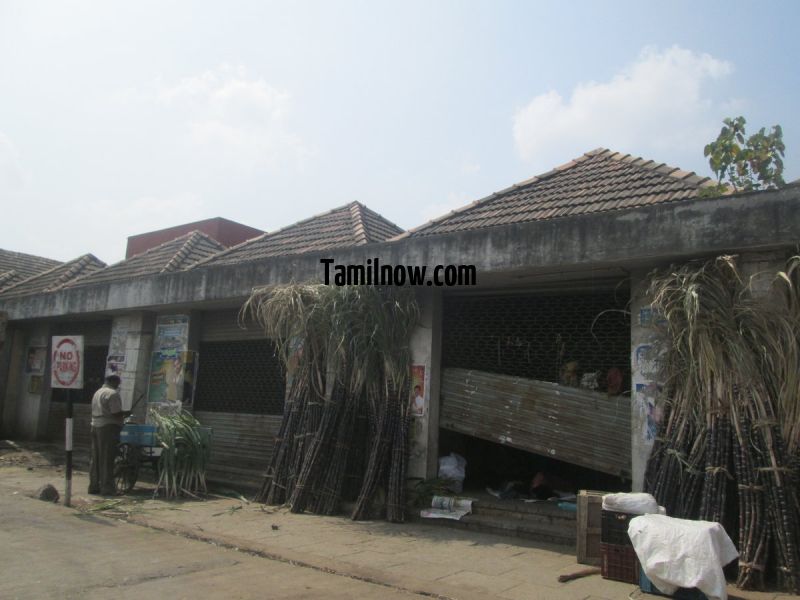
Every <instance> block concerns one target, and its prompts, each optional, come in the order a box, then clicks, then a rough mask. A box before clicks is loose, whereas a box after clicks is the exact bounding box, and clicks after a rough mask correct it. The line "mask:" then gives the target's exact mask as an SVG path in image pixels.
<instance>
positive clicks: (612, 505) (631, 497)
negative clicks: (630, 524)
mask: <svg viewBox="0 0 800 600" xmlns="http://www.w3.org/2000/svg"><path fill="white" fill-rule="evenodd" d="M603 510H614V511H617V512H625V513H631V514H634V515H649V514H658V513H659V512H661V511H660V510H659V506H658V502H656V499H655V498H653V496H651V495H650V494H642V493H622V494H606V495H605V496H603Z"/></svg>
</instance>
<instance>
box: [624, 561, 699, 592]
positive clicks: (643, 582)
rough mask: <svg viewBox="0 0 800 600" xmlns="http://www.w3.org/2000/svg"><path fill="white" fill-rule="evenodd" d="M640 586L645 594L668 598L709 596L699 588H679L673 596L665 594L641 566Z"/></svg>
mask: <svg viewBox="0 0 800 600" xmlns="http://www.w3.org/2000/svg"><path fill="white" fill-rule="evenodd" d="M639 588H641V590H642V591H643V592H644V593H645V594H653V595H655V596H665V597H667V598H675V600H708V596H706V595H705V594H704V593H703V592H701V591H700V590H698V589H697V588H678V589H677V590H675V593H674V594H672V596H670V595H669V594H665V593H664V592H662V591H661V590H659V589H658V588H657V587H656V586H654V585H653V582H652V581H650V579H649V578H648V577H647V575H645V574H644V569H642V568H641V566H640V567H639Z"/></svg>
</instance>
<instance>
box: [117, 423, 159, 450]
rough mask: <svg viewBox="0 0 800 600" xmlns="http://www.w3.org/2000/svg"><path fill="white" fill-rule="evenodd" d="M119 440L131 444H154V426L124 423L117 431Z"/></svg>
mask: <svg viewBox="0 0 800 600" xmlns="http://www.w3.org/2000/svg"><path fill="white" fill-rule="evenodd" d="M119 442H120V443H121V444H130V445H131V446H155V445H156V426H155V425H136V424H128V425H125V426H124V427H123V428H122V431H120V433H119Z"/></svg>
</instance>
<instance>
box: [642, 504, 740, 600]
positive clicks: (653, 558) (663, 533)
mask: <svg viewBox="0 0 800 600" xmlns="http://www.w3.org/2000/svg"><path fill="white" fill-rule="evenodd" d="M628 536H629V537H630V538H631V543H632V544H633V549H634V550H635V551H636V556H638V557H639V563H640V564H641V565H642V570H643V571H644V574H645V575H647V577H648V578H649V579H650V581H652V582H653V585H655V586H656V587H657V588H658V589H659V590H661V591H662V592H664V593H665V594H670V595H672V594H674V593H675V590H677V589H678V588H695V587H696V588H697V589H699V590H700V591H701V592H703V593H704V594H705V595H706V596H707V597H708V598H709V600H726V599H727V598H728V591H727V589H726V585H727V584H726V582H725V574H724V573H723V572H722V568H723V567H724V566H725V565H727V564H728V563H729V562H731V561H732V560H735V559H736V557H738V556H739V552H738V551H737V550H736V547H735V546H734V545H733V542H732V541H731V539H730V538H729V537H728V534H727V533H726V532H725V529H724V528H723V527H722V525H720V524H719V523H711V522H709V521H687V520H685V519H673V518H672V517H666V516H664V515H642V516H640V517H634V518H633V519H631V520H630V523H628Z"/></svg>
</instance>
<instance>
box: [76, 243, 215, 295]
mask: <svg viewBox="0 0 800 600" xmlns="http://www.w3.org/2000/svg"><path fill="white" fill-rule="evenodd" d="M224 248H225V247H224V246H223V245H222V244H220V243H219V242H217V241H216V240H214V239H212V238H210V237H208V236H207V235H206V234H204V233H202V232H200V231H192V232H191V233H187V234H186V235H182V236H180V237H178V238H175V239H174V240H170V241H169V242H165V243H163V244H161V245H159V246H156V247H155V248H151V249H149V250H147V251H145V252H142V253H141V254H137V255H135V256H131V257H130V258H127V259H125V260H123V261H121V262H118V263H115V264H113V265H110V266H108V267H106V268H104V269H100V270H98V271H95V272H93V273H91V274H88V275H86V276H84V277H81V278H79V279H75V280H73V281H71V282H69V283H67V284H65V285H64V286H62V287H78V286H85V285H94V284H99V283H110V282H113V281H121V280H127V279H134V278H136V277H143V276H146V275H156V274H158V273H169V272H172V271H182V270H184V269H188V268H189V267H191V266H192V265H194V264H195V263H197V262H198V261H201V260H203V259H206V258H208V257H210V256H213V255H214V254H217V253H219V252H220V251H221V250H223V249H224Z"/></svg>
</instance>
